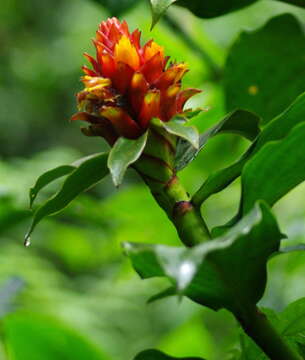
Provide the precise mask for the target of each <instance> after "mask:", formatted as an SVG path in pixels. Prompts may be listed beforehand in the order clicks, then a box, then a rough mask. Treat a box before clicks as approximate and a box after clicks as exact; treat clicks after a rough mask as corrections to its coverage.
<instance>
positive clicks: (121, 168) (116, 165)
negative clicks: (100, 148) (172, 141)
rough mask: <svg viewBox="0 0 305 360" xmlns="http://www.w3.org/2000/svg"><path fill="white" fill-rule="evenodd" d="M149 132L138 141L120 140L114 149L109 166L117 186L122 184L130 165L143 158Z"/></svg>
mask: <svg viewBox="0 0 305 360" xmlns="http://www.w3.org/2000/svg"><path fill="white" fill-rule="evenodd" d="M147 136H148V135H147V132H146V133H145V134H143V135H142V136H141V137H139V138H138V139H136V140H130V139H126V138H123V137H121V138H119V139H118V140H117V141H116V142H115V144H114V146H113V147H112V149H111V151H110V153H109V157H108V161H107V166H108V169H109V170H110V174H111V177H112V180H113V182H114V185H115V186H119V185H120V184H121V183H122V180H123V177H124V175H125V172H126V170H127V168H128V166H129V165H131V164H133V163H134V162H136V161H137V160H138V159H139V157H140V156H141V154H142V152H143V150H144V148H145V145H146V141H147Z"/></svg>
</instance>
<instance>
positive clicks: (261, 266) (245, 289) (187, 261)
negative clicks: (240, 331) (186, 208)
mask: <svg viewBox="0 0 305 360" xmlns="http://www.w3.org/2000/svg"><path fill="white" fill-rule="evenodd" d="M281 237H282V235H281V233H280V231H279V229H278V226H277V223H276V221H275V219H274V217H273V216H272V214H271V213H270V211H269V209H268V207H267V205H265V204H263V203H260V204H258V205H256V206H255V207H254V208H253V210H252V211H251V212H250V213H249V214H247V215H246V216H245V217H244V218H243V219H242V220H241V221H240V222H238V223H237V224H236V225H235V226H234V227H232V229H230V230H229V231H228V232H227V233H226V234H225V235H224V236H222V237H219V238H216V239H214V240H211V241H208V242H205V243H202V244H200V245H197V246H196V247H193V248H191V249H187V248H182V247H169V246H165V245H147V244H136V243H125V245H124V248H125V251H126V253H127V255H128V256H129V257H130V258H131V261H132V264H133V267H134V268H135V270H136V271H137V272H138V273H139V274H140V276H141V277H142V278H150V277H154V276H166V277H168V278H169V279H170V280H171V281H172V282H173V284H174V285H175V286H176V289H177V290H176V292H177V293H179V294H184V295H186V296H188V297H189V298H191V299H192V300H194V301H196V302H198V303H200V304H202V305H205V306H208V307H210V308H212V309H215V310H216V309H219V308H222V307H225V308H227V309H229V310H231V311H235V312H238V311H239V309H240V306H245V305H246V304H255V303H256V302H257V301H258V300H259V299H260V298H261V296H262V295H263V292H264V289H265V284H266V262H267V260H268V258H269V256H270V255H271V254H272V253H274V252H275V251H277V250H278V249H279V243H280V239H281ZM241 304H242V305H241Z"/></svg>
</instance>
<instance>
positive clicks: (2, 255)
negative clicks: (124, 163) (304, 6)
mask: <svg viewBox="0 0 305 360" xmlns="http://www.w3.org/2000/svg"><path fill="white" fill-rule="evenodd" d="M118 12H119V14H118ZM287 12H289V13H293V14H294V15H296V16H297V17H298V18H299V19H303V20H304V19H305V11H304V10H300V9H297V8H296V7H293V6H289V5H286V4H284V3H283V4H282V3H280V2H278V3H277V2H272V1H269V0H263V1H258V2H257V3H256V4H255V5H252V6H250V7H248V8H246V9H243V10H240V11H237V12H235V13H232V14H229V15H226V16H222V17H219V18H216V19H209V20H202V19H199V18H196V17H195V16H194V15H192V14H191V13H190V12H189V11H187V10H185V9H182V8H179V7H175V6H173V7H172V8H170V10H169V11H168V13H167V16H166V17H165V18H163V19H162V20H161V22H160V23H159V24H157V26H156V27H155V29H154V30H153V31H152V32H150V31H149V28H150V23H151V14H150V9H149V5H148V1H144V0H143V1H140V0H138V1H131V0H125V1H119V0H112V1H111V0H108V1H103V0H100V1H90V0H87V1H85V0H73V1H72V0H60V1H52V0H28V1H21V0H2V1H1V6H0V20H1V21H0V44H1V46H0V66H1V72H0V102H1V107H0V109H1V111H0V125H1V132H0V154H1V158H0V173H1V177H0V316H1V327H0V334H1V343H0V359H1V360H2V359H4V360H5V359H9V360H12V359H16V360H30V359H31V360H40V359H41V360H42V359H44V360H48V359H74V360H84V359H90V360H91V359H93V360H95V359H97V360H98V359H100V360H103V359H107V360H132V359H133V357H134V356H135V355H136V354H137V353H138V352H139V351H141V350H144V349H147V348H152V347H156V348H159V349H161V350H163V351H165V352H168V353H170V354H171V355H172V356H177V357H178V356H186V355H193V356H195V355H196V356H202V357H206V358H207V359H209V360H218V359H219V360H220V359H223V360H225V359H227V360H228V359H234V354H235V351H236V350H238V347H239V345H238V342H239V329H238V327H237V325H236V323H235V321H234V319H233V317H232V316H231V315H230V314H229V313H228V312H226V311H220V312H218V313H216V312H213V311H211V310H209V309H204V308H203V309H202V308H200V307H199V306H198V305H196V304H194V303H191V302H190V301H188V300H186V299H183V301H182V302H179V301H178V300H177V299H176V298H170V299H166V300H162V301H159V302H155V303H152V304H147V300H148V298H149V297H150V296H152V295H154V294H155V293H157V292H158V291H160V290H162V289H163V288H165V287H166V282H163V281H161V280H159V279H154V280H149V281H141V280H140V279H139V278H138V276H137V275H136V274H135V273H134V271H133V270H132V269H131V266H130V264H129V262H128V260H127V259H126V258H125V257H124V256H123V254H122V251H121V247H120V243H121V242H122V241H126V240H128V241H139V242H148V243H153V242H159V243H161V242H163V243H166V244H173V245H177V244H179V242H178V238H177V235H176V233H175V230H174V228H173V227H172V225H171V224H170V223H169V222H168V221H167V219H166V216H165V215H164V214H163V213H162V211H161V210H160V209H159V208H158V207H157V206H156V204H155V203H154V201H153V200H152V198H151V196H150V194H149V192H148V191H147V189H146V188H145V187H144V186H143V184H142V183H141V182H140V180H139V179H138V177H137V176H136V174H135V173H133V172H132V171H130V172H129V173H128V176H127V178H126V180H125V181H124V185H123V186H122V187H121V188H120V189H119V190H116V189H114V187H113V186H112V184H111V182H110V179H108V178H107V179H106V180H104V181H103V182H102V183H100V184H99V185H98V186H97V187H95V188H94V189H93V190H91V191H90V192H88V193H87V194H85V195H83V196H81V197H79V198H78V199H77V201H74V203H73V204H72V205H71V206H69V207H68V208H67V209H66V210H65V211H64V212H63V213H62V214H61V215H58V216H55V217H52V218H49V219H47V220H45V221H43V222H42V224H41V225H39V227H38V228H37V230H36V231H35V233H34V235H33V237H32V246H30V247H29V248H24V247H23V245H22V244H23V237H24V234H25V233H26V230H27V228H28V226H29V222H30V215H31V214H30V211H29V210H28V190H29V188H30V186H32V185H33V183H34V182H35V180H36V178H37V176H38V175H40V174H41V173H42V172H43V171H45V170H47V169H50V168H52V167H54V166H56V165H61V164H66V163H70V162H72V161H74V160H76V159H78V158H79V157H81V156H84V155H88V154H91V153H93V152H99V151H103V150H105V149H106V148H107V146H106V144H105V143H104V141H103V140H102V139H98V138H87V137H85V136H83V135H82V134H81V133H80V131H79V127H80V124H79V123H73V124H72V123H69V121H68V120H69V118H70V116H71V115H72V114H73V113H74V112H75V111H76V106H75V96H74V94H75V93H76V92H77V91H79V90H80V89H81V84H80V81H79V77H80V75H81V71H80V67H81V65H83V64H84V63H85V59H84V58H83V56H82V53H83V52H84V51H88V52H89V53H91V54H93V53H94V52H93V46H92V44H91V43H90V39H91V38H92V37H94V34H95V30H96V28H97V25H98V23H99V22H100V21H102V20H105V19H106V18H107V17H108V16H110V15H113V14H118V15H119V18H120V19H126V20H127V21H128V23H129V25H130V28H131V29H134V28H136V27H138V28H140V29H141V30H142V31H143V40H145V41H147V40H148V39H149V38H151V37H153V38H154V39H155V41H157V42H158V43H160V44H161V45H163V46H164V47H165V49H166V53H167V54H168V55H170V56H171V58H172V59H174V60H177V61H186V62H187V63H188V64H189V67H190V69H191V71H190V72H189V73H188V74H187V76H186V78H185V86H191V87H197V88H200V89H202V90H203V93H202V94H201V95H199V96H196V97H195V98H194V99H192V101H190V102H189V105H191V106H203V107H205V108H207V109H208V111H206V112H204V113H203V115H201V116H199V117H197V118H196V120H195V122H196V125H197V126H198V127H199V128H200V130H204V129H206V128H208V127H209V126H211V125H212V124H214V123H215V122H216V121H218V120H220V119H221V118H222V117H223V116H224V115H225V113H226V110H225V104H224V90H223V84H222V69H223V67H224V64H225V60H226V56H227V53H228V51H229V49H230V46H231V44H232V43H233V42H234V41H235V40H236V39H237V37H238V36H239V34H240V33H241V31H243V30H254V29H257V28H259V27H261V26H263V25H264V24H265V23H266V22H267V21H268V20H269V19H270V18H272V17H274V16H275V15H278V14H282V13H287ZM284 45H285V44H283V46H284ZM249 56H251V49H249ZM270 75H272V74H270ZM247 145H248V143H247V141H246V140H242V139H241V138H239V137H237V136H234V135H221V136H219V137H217V138H215V139H213V140H211V141H210V143H209V144H208V145H207V147H206V149H205V151H203V152H202V153H201V154H200V156H198V158H197V159H196V160H195V161H194V162H193V163H192V164H191V165H190V166H189V167H188V168H187V169H185V170H183V172H182V173H181V177H182V180H183V182H184V183H185V185H186V186H187V188H188V189H189V191H190V192H194V191H195V190H196V189H197V188H198V187H199V186H200V185H201V183H202V182H203V180H204V179H206V178H207V176H208V174H209V173H210V172H211V171H214V170H216V169H219V168H221V167H223V166H225V165H227V164H230V163H231V162H232V161H233V160H234V159H236V158H237V157H238V156H239V155H240V154H241V153H242V152H243V150H244V149H245V148H246V147H247ZM56 186H58V183H57V184H56V183H55V184H52V185H51V186H49V187H48V188H46V190H45V191H43V193H42V195H40V199H39V200H40V201H42V200H43V199H44V198H46V197H47V196H48V195H49V194H51V193H52V192H53V191H54V189H56ZM239 191H240V186H239V182H238V181H236V182H234V183H233V184H232V185H231V186H230V187H229V188H228V189H227V190H226V191H225V192H224V193H222V194H220V195H215V196H213V197H212V198H211V199H210V200H209V201H208V202H207V204H206V206H205V207H204V209H203V213H204V216H205V217H206V219H207V223H208V224H209V225H210V226H215V225H220V224H223V223H225V222H226V221H227V220H229V219H230V218H231V217H232V215H233V214H234V211H235V210H236V207H237V203H238V201H237V200H238V197H239ZM304 196H305V186H304V184H303V185H301V186H299V187H298V188H297V189H296V190H294V191H293V192H292V193H290V194H288V195H287V196H286V197H285V198H284V199H282V200H281V201H280V202H279V203H278V204H277V206H276V207H275V212H276V214H277V216H278V218H279V221H280V224H281V228H282V231H283V232H285V233H286V234H288V235H289V240H285V242H286V243H287V245H289V244H294V243H300V242H303V243H304V242H305V238H304V234H305V221H304V220H305V207H304ZM304 274H305V254H304V253H302V252H299V253H291V254H289V255H285V256H282V257H278V258H274V260H272V261H271V263H270V266H269V275H270V280H269V285H268V288H267V291H266V294H265V296H264V298H263V301H262V303H261V305H263V306H267V307H272V308H273V309H275V310H281V309H282V308H283V307H284V306H286V305H287V304H288V303H289V302H291V301H292V300H296V299H297V298H299V297H302V296H305V282H304ZM1 344H2V345H1ZM16 349H17V350H16Z"/></svg>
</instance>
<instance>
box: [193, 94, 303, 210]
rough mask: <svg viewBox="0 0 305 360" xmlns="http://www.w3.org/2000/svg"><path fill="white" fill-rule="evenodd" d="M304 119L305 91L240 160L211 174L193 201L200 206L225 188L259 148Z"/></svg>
mask: <svg viewBox="0 0 305 360" xmlns="http://www.w3.org/2000/svg"><path fill="white" fill-rule="evenodd" d="M303 121H305V93H303V94H302V95H300V96H299V97H298V98H297V99H296V100H295V101H294V102H293V103H292V104H291V105H290V106H289V107H288V108H287V109H286V110H285V111H284V112H283V113H282V114H280V115H279V116H277V117H276V118H275V119H273V120H272V121H271V122H270V123H269V124H268V125H267V126H266V127H265V128H264V129H263V130H262V131H261V133H260V134H259V136H258V138H257V140H256V141H255V142H254V143H253V145H252V146H251V147H250V148H249V150H248V151H247V152H246V153H245V154H244V155H243V156H242V158H241V159H240V160H238V161H237V162H236V163H234V164H233V165H230V166H229V167H227V168H225V169H221V170H218V171H217V172H216V173H214V174H212V175H210V176H209V177H208V179H207V180H206V181H205V182H204V184H203V185H202V186H201V188H200V189H199V190H198V191H197V193H196V194H195V195H194V197H193V202H194V203H195V204H196V205H197V206H199V205H201V204H202V203H203V201H205V200H206V199H207V198H209V197H210V196H211V195H212V194H215V193H217V192H219V191H221V190H223V189H224V188H225V187H226V186H228V185H229V184H230V183H231V182H232V181H234V180H235V179H236V178H237V177H239V176H240V174H241V172H242V169H243V167H244V165H245V164H246V163H247V161H248V160H249V159H251V157H252V156H253V155H254V154H255V153H256V152H258V151H259V149H261V148H262V147H263V146H264V145H265V144H266V143H268V142H269V141H274V140H280V139H282V138H284V137H285V136H286V135H287V134H288V133H289V132H290V131H291V129H292V128H293V127H294V126H295V125H297V124H299V123H302V122H303Z"/></svg>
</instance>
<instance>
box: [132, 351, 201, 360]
mask: <svg viewBox="0 0 305 360" xmlns="http://www.w3.org/2000/svg"><path fill="white" fill-rule="evenodd" d="M134 360H203V359H202V358H198V357H187V358H186V357H184V358H176V357H175V358H174V357H172V356H169V355H166V354H164V353H163V352H161V351H159V350H145V351H142V352H141V353H140V354H138V355H137V356H136V357H135V358H134Z"/></svg>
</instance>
